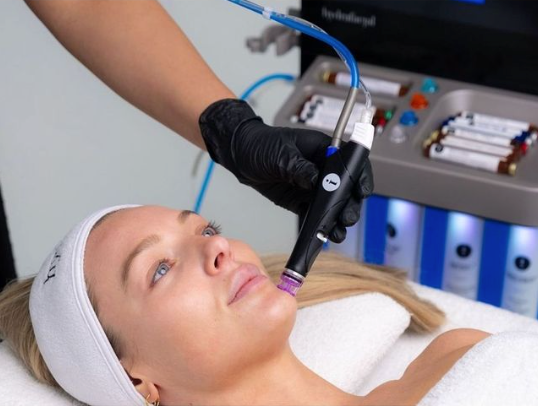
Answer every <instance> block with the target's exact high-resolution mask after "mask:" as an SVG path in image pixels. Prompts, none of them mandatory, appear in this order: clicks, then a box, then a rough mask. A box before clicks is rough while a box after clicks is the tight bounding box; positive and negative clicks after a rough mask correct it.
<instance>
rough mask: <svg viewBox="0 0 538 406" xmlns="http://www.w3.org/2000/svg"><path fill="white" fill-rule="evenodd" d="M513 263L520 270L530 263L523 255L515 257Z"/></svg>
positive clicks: (523, 269)
mask: <svg viewBox="0 0 538 406" xmlns="http://www.w3.org/2000/svg"><path fill="white" fill-rule="evenodd" d="M514 263H515V264H516V268H517V269H519V270H520V271H525V270H526V269H527V268H528V267H529V266H530V265H531V261H529V259H528V258H525V257H517V258H516V260H515V261H514Z"/></svg>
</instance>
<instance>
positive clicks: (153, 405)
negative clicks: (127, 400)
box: [144, 394, 161, 406]
mask: <svg viewBox="0 0 538 406" xmlns="http://www.w3.org/2000/svg"><path fill="white" fill-rule="evenodd" d="M150 396H151V395H150V394H148V396H146V399H144V403H145V405H146V406H159V404H160V403H161V402H160V401H159V399H157V400H156V401H155V402H153V403H149V402H148V400H149V397H150Z"/></svg>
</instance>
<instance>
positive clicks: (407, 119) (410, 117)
mask: <svg viewBox="0 0 538 406" xmlns="http://www.w3.org/2000/svg"><path fill="white" fill-rule="evenodd" d="M417 123H418V117H417V115H416V114H415V112H414V111H412V110H407V111H404V112H403V113H402V116H401V117H400V124H401V125H405V126H411V125H416V124H417Z"/></svg>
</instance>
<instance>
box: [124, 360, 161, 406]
mask: <svg viewBox="0 0 538 406" xmlns="http://www.w3.org/2000/svg"><path fill="white" fill-rule="evenodd" d="M122 364H123V363H122ZM123 369H124V370H125V372H126V373H127V375H128V376H129V378H130V379H131V382H132V384H133V386H134V387H135V389H136V390H137V391H138V393H140V394H141V395H142V397H143V398H144V399H146V401H147V402H148V403H149V404H158V402H159V400H160V396H159V389H158V388H157V385H156V384H155V383H154V382H152V381H151V379H148V377H147V376H145V375H143V374H140V373H137V372H136V370H135V368H131V370H130V371H129V370H128V369H127V368H125V365H124V366H123Z"/></svg>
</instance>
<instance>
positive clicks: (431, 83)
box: [421, 78, 439, 93]
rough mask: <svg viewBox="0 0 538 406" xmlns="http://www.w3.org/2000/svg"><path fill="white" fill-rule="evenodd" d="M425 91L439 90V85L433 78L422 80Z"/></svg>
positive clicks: (433, 91)
mask: <svg viewBox="0 0 538 406" xmlns="http://www.w3.org/2000/svg"><path fill="white" fill-rule="evenodd" d="M421 90H422V91H423V92H424V93H435V92H437V91H438V90H439V85H438V84H437V82H436V81H435V80H434V79H432V78H425V79H424V81H423V82H422V89H421Z"/></svg>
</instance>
